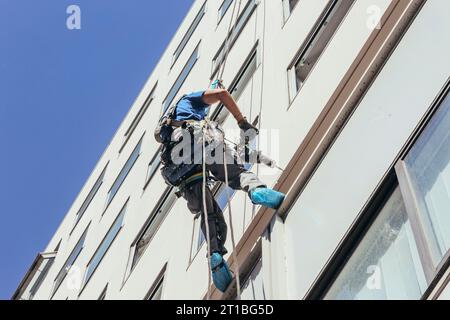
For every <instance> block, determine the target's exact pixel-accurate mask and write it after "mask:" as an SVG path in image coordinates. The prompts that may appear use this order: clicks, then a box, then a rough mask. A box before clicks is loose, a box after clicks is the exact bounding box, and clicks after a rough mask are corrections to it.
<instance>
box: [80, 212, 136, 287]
mask: <svg viewBox="0 0 450 320" xmlns="http://www.w3.org/2000/svg"><path fill="white" fill-rule="evenodd" d="M126 207H127V205H125V206H124V207H123V209H122V210H121V211H120V213H119V215H118V216H117V218H116V220H115V221H114V223H113V225H112V227H111V229H110V230H109V231H108V233H107V234H106V236H105V238H104V239H103V241H102V243H101V244H100V246H99V247H98V249H97V252H96V253H95V254H94V256H93V257H92V259H91V261H90V262H89V265H88V266H87V270H86V277H85V280H84V283H85V284H86V283H87V282H88V281H89V279H90V278H91V276H92V274H93V273H94V271H95V269H96V268H97V266H98V265H99V264H100V262H101V261H102V259H103V257H104V256H105V254H106V252H107V251H108V249H109V247H110V246H111V244H112V243H113V241H114V239H115V238H116V236H117V234H118V233H119V231H120V229H122V225H123V217H124V215H125V211H126Z"/></svg>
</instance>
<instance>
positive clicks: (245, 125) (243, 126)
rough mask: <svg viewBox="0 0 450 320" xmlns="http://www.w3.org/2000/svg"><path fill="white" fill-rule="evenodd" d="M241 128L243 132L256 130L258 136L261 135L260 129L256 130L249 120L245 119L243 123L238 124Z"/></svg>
mask: <svg viewBox="0 0 450 320" xmlns="http://www.w3.org/2000/svg"><path fill="white" fill-rule="evenodd" d="M238 126H239V128H241V130H242V131H244V132H247V131H248V130H254V132H255V133H256V134H258V133H259V130H258V128H256V127H255V126H254V125H252V124H251V123H250V122H248V121H247V118H245V117H244V118H243V119H242V120H241V121H239V122H238Z"/></svg>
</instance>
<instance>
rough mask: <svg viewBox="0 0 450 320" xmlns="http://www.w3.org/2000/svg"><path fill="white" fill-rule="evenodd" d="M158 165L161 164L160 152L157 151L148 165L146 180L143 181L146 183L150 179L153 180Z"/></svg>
mask: <svg viewBox="0 0 450 320" xmlns="http://www.w3.org/2000/svg"><path fill="white" fill-rule="evenodd" d="M160 164H161V154H160V151H159V150H158V152H157V154H156V155H155V157H153V160H152V161H151V162H150V164H149V165H148V171H147V178H146V180H145V181H146V183H147V182H148V181H149V180H150V179H151V178H153V176H154V175H155V173H156V170H158V168H159V165H160Z"/></svg>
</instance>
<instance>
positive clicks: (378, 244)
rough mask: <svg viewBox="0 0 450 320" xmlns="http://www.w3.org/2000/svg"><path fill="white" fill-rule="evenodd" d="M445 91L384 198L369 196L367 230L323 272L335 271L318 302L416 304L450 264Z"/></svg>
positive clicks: (448, 100)
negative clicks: (407, 301)
mask: <svg viewBox="0 0 450 320" xmlns="http://www.w3.org/2000/svg"><path fill="white" fill-rule="evenodd" d="M449 90H450V86H448V87H447V91H446V92H445V94H443V95H441V96H440V97H439V99H438V102H437V103H436V104H435V105H434V106H433V108H432V111H431V112H430V113H429V116H428V120H427V123H426V124H424V125H423V126H422V128H421V129H420V131H419V132H417V134H416V137H415V138H414V140H413V141H412V142H411V143H409V144H408V148H407V150H406V151H405V152H404V153H403V154H402V155H401V157H400V160H399V161H398V162H397V163H396V165H395V168H394V169H393V171H392V174H391V176H392V178H389V180H392V181H393V182H389V183H386V184H388V185H392V186H391V187H388V190H389V192H384V193H385V194H386V195H381V196H375V198H374V200H373V201H372V202H373V203H374V204H372V205H371V206H369V207H372V208H374V209H375V210H373V209H369V210H368V211H369V212H368V213H365V216H369V215H371V213H370V211H374V214H373V216H374V218H370V219H369V218H364V219H365V220H367V221H368V222H370V221H373V222H372V223H370V225H369V227H368V228H367V226H366V225H364V222H360V227H358V228H361V230H362V231H361V232H360V233H361V235H358V236H357V237H359V239H357V240H358V241H354V240H353V239H348V240H347V243H345V244H344V245H343V246H342V248H344V249H342V250H347V253H344V252H342V250H339V255H340V256H342V257H343V258H341V259H342V260H339V259H340V258H338V257H334V258H333V259H332V261H333V260H334V261H335V262H332V263H330V265H331V266H329V267H327V268H326V269H328V270H324V273H323V274H324V275H325V274H330V269H332V268H333V266H332V264H333V263H335V264H336V268H335V271H332V272H331V273H334V274H335V276H331V278H330V279H329V280H330V281H329V280H326V277H327V276H323V277H322V278H323V280H322V281H323V284H324V286H323V289H318V290H319V291H320V290H322V294H321V293H319V294H318V296H322V295H323V296H324V297H325V298H326V299H420V298H422V297H424V295H425V294H426V292H427V291H428V289H429V286H430V285H432V283H435V282H436V277H439V273H440V271H441V269H442V267H443V266H444V265H445V263H447V262H448V261H449V257H450V241H449V239H450V210H449V209H450V187H449V186H450V133H449V131H448V128H449V127H450V95H449V94H448V91H449ZM384 188H387V187H384ZM382 189H383V188H382ZM382 192H383V191H382V190H381V191H379V193H382ZM363 216H364V215H363ZM361 219H362V218H361ZM356 226H358V223H357V224H356ZM365 229H367V231H364V230H365ZM346 246H348V247H349V249H345V248H346ZM347 256H350V258H349V259H348V260H347V259H346V258H345V257H347ZM320 282H321V281H320V280H319V282H318V286H317V287H318V288H320V286H321V284H320Z"/></svg>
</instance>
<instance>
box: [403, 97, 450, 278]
mask: <svg viewBox="0 0 450 320" xmlns="http://www.w3.org/2000/svg"><path fill="white" fill-rule="evenodd" d="M449 128H450V94H449V95H447V97H446V98H445V100H444V101H443V103H442V105H441V107H440V109H439V110H438V111H437V112H436V114H435V115H434V116H433V118H432V119H431V121H430V123H429V124H428V125H427V127H426V129H425V130H424V132H423V133H422V135H421V136H420V137H419V138H418V140H417V141H416V142H415V144H414V146H413V147H412V148H411V150H410V151H409V153H408V155H407V156H406V157H405V159H404V162H403V163H402V164H403V165H400V168H403V169H404V174H405V176H406V177H407V182H408V187H409V188H403V189H402V192H405V193H406V194H407V195H408V196H409V197H410V198H411V199H415V200H416V202H415V203H414V205H412V206H411V208H410V209H411V211H413V212H414V215H415V216H416V217H418V223H419V225H420V229H421V235H422V237H423V241H425V242H426V243H427V244H428V247H429V251H430V257H431V264H432V268H433V269H436V268H437V267H438V266H439V264H440V263H441V262H442V259H443V258H444V257H445V255H446V254H447V252H448V251H449V249H450V131H449Z"/></svg>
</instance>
